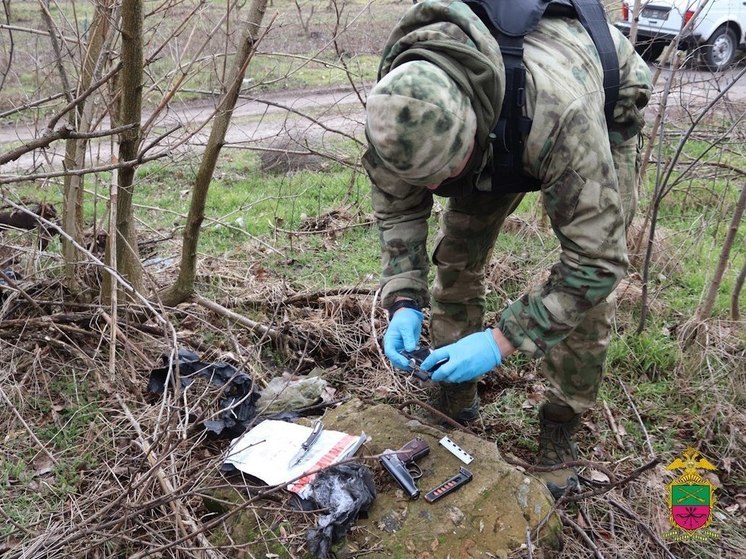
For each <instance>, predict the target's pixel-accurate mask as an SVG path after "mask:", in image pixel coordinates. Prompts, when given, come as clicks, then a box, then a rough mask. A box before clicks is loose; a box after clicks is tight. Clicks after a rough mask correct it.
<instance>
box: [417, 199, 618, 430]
mask: <svg viewBox="0 0 746 559" xmlns="http://www.w3.org/2000/svg"><path fill="white" fill-rule="evenodd" d="M522 198H523V194H507V195H502V196H496V195H493V194H483V193H477V194H474V195H471V196H468V197H463V198H450V199H449V201H448V206H447V209H446V210H445V211H444V212H443V214H442V215H441V220H440V233H439V235H438V238H437V240H436V245H435V249H434V252H433V264H435V265H436V266H437V274H436V279H435V284H434V286H433V293H432V298H431V305H432V311H431V324H430V332H431V338H432V340H431V341H432V344H433V345H434V346H435V347H439V346H442V345H446V344H449V343H452V342H454V341H456V340H458V339H460V338H462V337H463V336H466V335H468V334H471V333H473V332H476V331H479V330H482V329H483V328H484V311H485V303H486V299H485V267H486V264H487V263H488V262H489V258H490V256H491V254H492V250H493V248H494V244H495V240H496V239H497V235H498V233H499V231H500V228H501V227H502V224H503V222H504V221H505V219H506V218H507V217H508V215H510V213H512V212H513V210H515V208H516V207H517V206H518V204H519V203H520V201H521V199H522ZM614 309H615V306H614V304H613V301H610V300H607V301H606V302H604V303H602V304H600V305H597V306H596V307H594V308H593V309H591V311H590V312H588V314H587V315H586V316H585V318H584V319H583V321H582V322H581V323H580V324H579V325H578V326H577V327H576V328H575V330H574V331H573V332H572V333H571V334H570V335H569V336H568V337H567V338H566V339H565V340H563V341H562V342H561V343H560V344H558V345H556V346H555V347H553V348H552V349H551V350H550V351H549V352H548V353H547V355H546V356H545V358H544V363H543V373H544V376H545V377H546V380H547V382H548V397H549V400H550V401H553V402H555V403H559V404H565V405H569V406H571V407H572V408H573V409H574V410H575V411H576V412H577V413H580V412H582V411H584V410H586V409H588V408H590V407H591V406H592V405H593V403H594V402H595V399H596V395H597V393H598V388H599V385H600V382H601V377H602V372H603V366H604V361H605V358H606V350H607V348H608V345H609V340H610V337H611V323H612V319H613V312H614ZM440 389H441V397H440V403H439V405H440V408H441V410H442V411H443V412H445V413H447V414H448V415H450V416H452V417H456V416H457V415H458V414H459V411H461V410H463V409H465V408H468V407H469V406H470V405H473V404H475V403H476V401H477V400H476V398H477V382H476V381H472V382H467V383H461V384H442V385H441V388H440Z"/></svg>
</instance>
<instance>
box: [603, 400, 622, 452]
mask: <svg viewBox="0 0 746 559" xmlns="http://www.w3.org/2000/svg"><path fill="white" fill-rule="evenodd" d="M601 403H602V404H603V410H604V417H606V422H607V423H608V424H609V428H610V429H611V432H612V433H614V438H615V439H616V442H617V444H618V445H619V448H624V441H623V440H622V435H621V434H620V433H619V428H618V427H617V424H616V421H614V416H613V415H612V414H611V410H610V409H609V404H607V403H606V400H602V402H601Z"/></svg>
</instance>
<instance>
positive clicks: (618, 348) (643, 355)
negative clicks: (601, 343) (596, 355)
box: [607, 326, 680, 379]
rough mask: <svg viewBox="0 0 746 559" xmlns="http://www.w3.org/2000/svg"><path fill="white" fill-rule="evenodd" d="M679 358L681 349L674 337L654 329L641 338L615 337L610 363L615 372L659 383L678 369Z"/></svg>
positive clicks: (648, 330) (632, 334) (612, 342)
mask: <svg viewBox="0 0 746 559" xmlns="http://www.w3.org/2000/svg"><path fill="white" fill-rule="evenodd" d="M679 358H680V355H679V349H678V345H677V343H676V341H675V340H674V339H672V338H671V334H670V333H669V332H666V331H665V330H664V329H663V328H662V327H659V328H655V327H654V326H652V327H650V328H648V329H646V330H645V331H644V332H643V333H642V334H636V333H634V332H623V333H620V334H618V335H617V336H614V337H613V338H612V341H611V345H610V347H609V353H608V357H607V363H608V368H609V369H610V370H612V371H618V372H625V373H630V374H632V375H633V376H635V377H638V378H639V376H640V375H645V376H646V377H647V378H652V379H659V378H661V377H663V376H665V375H666V374H667V373H668V372H670V371H672V370H673V369H674V368H675V367H676V364H677V362H678V361H679Z"/></svg>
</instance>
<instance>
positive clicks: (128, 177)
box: [102, 0, 143, 298]
mask: <svg viewBox="0 0 746 559" xmlns="http://www.w3.org/2000/svg"><path fill="white" fill-rule="evenodd" d="M142 27H143V12H142V0H129V1H127V2H124V3H123V4H122V55H121V56H122V73H121V80H120V83H121V92H120V103H119V107H120V111H119V115H118V124H121V125H124V126H128V128H127V130H125V131H124V132H121V133H120V135H119V161H120V162H131V161H135V160H136V159H137V156H138V151H139V148H140V120H141V118H142V91H143V36H142ZM136 170H137V167H136V165H134V164H133V165H127V166H125V167H122V168H121V169H119V170H118V171H117V173H116V177H117V180H116V184H114V185H112V189H113V191H112V195H111V198H110V200H111V202H110V205H111V208H110V212H109V219H110V222H113V223H114V227H111V226H110V227H109V231H110V232H109V237H108V243H107V247H106V248H107V258H106V261H107V262H108V263H109V265H110V266H112V267H113V268H114V269H116V270H117V271H118V272H119V273H120V274H121V275H122V276H123V277H124V278H126V279H127V280H128V281H129V283H130V285H131V286H132V288H133V289H135V290H136V291H140V290H141V289H142V264H141V262H140V256H139V254H138V250H137V233H136V230H135V224H134V215H133V209H132V196H133V191H134V180H135V172H136ZM111 284H112V280H111V276H110V275H108V274H106V275H105V276H104V289H103V293H102V295H103V296H104V298H107V297H109V296H111V289H112V287H111Z"/></svg>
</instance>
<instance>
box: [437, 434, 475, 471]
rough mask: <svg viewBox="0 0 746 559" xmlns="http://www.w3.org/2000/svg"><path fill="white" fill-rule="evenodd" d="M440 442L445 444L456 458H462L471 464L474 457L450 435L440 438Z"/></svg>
mask: <svg viewBox="0 0 746 559" xmlns="http://www.w3.org/2000/svg"><path fill="white" fill-rule="evenodd" d="M439 442H440V444H441V445H442V446H444V447H445V448H446V449H448V451H449V452H450V453H451V454H453V455H454V456H455V457H456V458H458V459H459V460H461V461H462V462H463V463H464V464H471V462H472V461H473V460H474V457H473V456H472V455H471V454H469V453H468V452H466V451H465V450H464V449H463V448H461V447H460V446H459V445H457V444H456V443H454V442H453V440H451V438H450V437H448V436H445V437H443V438H442V439H440V441H439Z"/></svg>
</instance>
